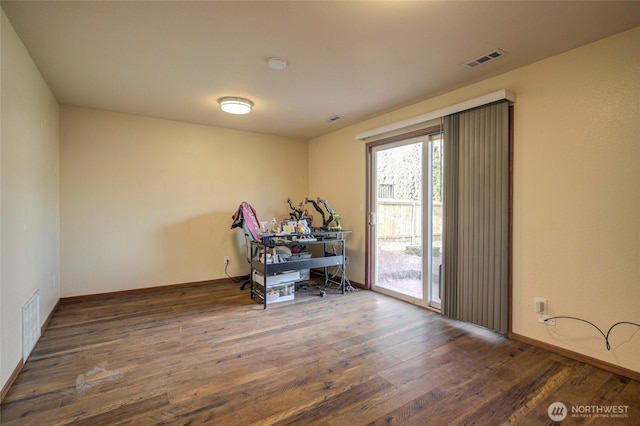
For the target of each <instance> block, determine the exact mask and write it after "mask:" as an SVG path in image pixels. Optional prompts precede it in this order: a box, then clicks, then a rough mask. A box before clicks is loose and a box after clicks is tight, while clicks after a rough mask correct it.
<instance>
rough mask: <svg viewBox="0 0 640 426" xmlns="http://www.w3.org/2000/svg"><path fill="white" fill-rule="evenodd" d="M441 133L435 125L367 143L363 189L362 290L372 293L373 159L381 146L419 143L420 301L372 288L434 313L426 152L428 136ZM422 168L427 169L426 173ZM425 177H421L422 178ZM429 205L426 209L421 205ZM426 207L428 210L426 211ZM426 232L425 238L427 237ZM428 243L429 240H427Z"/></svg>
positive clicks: (374, 245)
mask: <svg viewBox="0 0 640 426" xmlns="http://www.w3.org/2000/svg"><path fill="white" fill-rule="evenodd" d="M441 132H442V126H441V125H436V126H431V127H428V128H425V129H421V130H418V131H414V132H410V133H405V134H402V135H398V136H393V137H389V138H384V139H381V140H378V141H375V142H370V143H368V144H367V146H366V173H367V179H366V185H367V191H366V193H367V200H366V206H367V209H366V215H367V217H366V232H365V244H366V248H367V250H366V257H365V286H366V288H368V289H371V290H374V281H375V266H376V264H375V259H374V257H375V255H376V244H377V241H376V232H375V225H374V223H375V220H376V218H375V212H376V208H377V205H376V203H377V192H376V191H377V185H376V184H375V181H374V178H375V172H376V170H375V161H374V155H375V153H376V152H377V151H378V150H379V149H380V147H381V146H386V147H388V148H392V147H394V146H402V145H407V144H410V143H414V142H418V141H420V140H421V141H422V142H423V185H422V199H423V214H422V229H423V238H422V246H423V250H422V253H423V255H422V295H423V297H422V299H418V298H415V297H411V296H406V295H403V294H401V293H397V292H393V291H389V290H386V289H384V288H381V287H379V286H375V291H378V292H380V293H382V294H387V295H389V296H392V297H395V298H398V299H401V300H405V301H407V302H409V303H412V304H415V305H418V306H422V307H425V308H429V309H433V310H436V311H439V306H432V304H431V302H430V301H431V289H430V288H429V287H430V286H429V282H430V280H429V279H427V277H428V276H431V275H430V274H432V271H431V260H430V259H431V247H430V244H427V239H426V238H424V236H425V235H429V236H430V235H431V232H432V225H431V202H430V201H429V200H430V198H427V197H431V192H432V190H431V173H430V169H431V168H430V166H429V164H430V160H431V154H430V149H429V135H433V134H437V133H441ZM424 165H427V166H428V167H427V170H426V171H425V170H424V169H425V168H424ZM425 173H426V174H427V176H424V174H425ZM425 200H427V201H429V202H428V203H427V205H426V206H425V204H424V201H425ZM427 206H428V207H427ZM427 232H428V234H426V233H427ZM428 240H430V238H429V239H428Z"/></svg>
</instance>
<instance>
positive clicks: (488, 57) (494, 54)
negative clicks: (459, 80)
mask: <svg viewBox="0 0 640 426" xmlns="http://www.w3.org/2000/svg"><path fill="white" fill-rule="evenodd" d="M504 55H506V53H505V52H504V51H503V50H500V49H494V50H492V51H491V52H488V53H485V54H484V55H482V56H478V57H477V58H475V59H472V60H470V61H468V62H465V63H464V64H462V65H464V66H465V67H467V68H475V67H477V66H478V65H482V64H486V63H487V62H490V61H493V60H494V59H498V58H500V57H502V56H504Z"/></svg>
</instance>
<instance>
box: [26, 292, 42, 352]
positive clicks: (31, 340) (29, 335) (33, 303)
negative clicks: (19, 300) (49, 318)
mask: <svg viewBox="0 0 640 426" xmlns="http://www.w3.org/2000/svg"><path fill="white" fill-rule="evenodd" d="M39 338H40V292H39V291H37V292H36V294H34V295H33V296H32V297H31V299H29V301H28V302H27V303H26V304H25V305H24V306H23V307H22V357H23V359H24V361H25V362H26V361H27V358H29V355H30V354H31V351H32V350H33V348H34V347H35V346H36V343H37V342H38V339H39Z"/></svg>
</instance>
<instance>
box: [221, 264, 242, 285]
mask: <svg viewBox="0 0 640 426" xmlns="http://www.w3.org/2000/svg"><path fill="white" fill-rule="evenodd" d="M227 266H229V262H225V264H224V274H225V275H226V276H227V278H229V279H230V280H231V281H232V282H233V283H234V284H238V283H239V282H240V281H241V280H238V281H236V280H234V279H233V277H232V276H231V275H229V274H228V273H227Z"/></svg>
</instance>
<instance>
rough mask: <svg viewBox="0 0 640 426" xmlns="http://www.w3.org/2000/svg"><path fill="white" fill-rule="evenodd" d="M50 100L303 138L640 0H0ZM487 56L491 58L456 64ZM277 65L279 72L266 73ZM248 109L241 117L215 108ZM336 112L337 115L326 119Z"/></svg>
mask: <svg viewBox="0 0 640 426" xmlns="http://www.w3.org/2000/svg"><path fill="white" fill-rule="evenodd" d="M2 8H3V9H4V11H5V13H6V14H7V16H8V18H9V20H10V21H11V23H12V24H13V26H14V28H15V29H16V32H17V33H18V35H19V36H20V38H21V39H22V41H23V43H24V44H25V46H26V47H27V49H28V50H29V52H30V54H31V56H32V58H33V60H34V62H35V63H36V65H37V66H38V68H39V69H40V71H41V73H42V74H43V76H44V78H45V80H46V81H47V83H48V84H49V87H50V88H51V90H52V91H53V93H54V95H55V96H56V98H57V99H58V101H59V102H60V103H61V104H64V105H75V106H82V107H90V108H99V109H104V110H110V111H118V112H124V113H131V114H139V115H144V116H150V117H159V118H165V119H170V120H179V121H185V122H191V123H199V124H205V125H211V126H219V127H227V128H233V129H240V130H247V131H253V132H261V133H269V134H276V135H283V136H292V137H298V138H304V139H309V138H312V137H315V136H319V135H322V134H325V133H328V132H331V131H333V130H336V129H338V128H341V127H344V126H347V125H349V124H353V123H356V122H358V121H362V120H363V119H366V118H369V117H372V116H375V115H378V114H381V113H384V112H387V111H390V110H394V109H397V108H399V107H402V106H405V105H409V104H411V103H415V102H417V101H420V100H423V99H427V98H430V97H432V96H435V95H438V94H441V93H444V92H447V91H450V90H453V89H456V88H459V87H462V86H465V85H468V84H471V83H474V82H476V81H480V80H484V79H486V78H488V77H491V76H494V75H497V74H501V73H504V72H506V71H509V70H512V69H515V68H519V67H522V66H524V65H527V64H530V63H532V62H536V61H539V60H541V59H543V58H547V57H550V56H553V55H556V54H559V53H561V52H564V51H567V50H570V49H573V48H575V47H578V46H581V45H584V44H586V43H590V42H593V41H595V40H599V39H602V38H604V37H607V36H610V35H613V34H616V33H619V32H622V31H625V30H628V29H631V28H634V27H637V26H640V1H627V2H612V1H604V2H602V1H587V2H577V1H573V2H572V1H567V2H560V1H552V2H545V1H534V2H522V1H511V2H504V1H489V2H485V1H471V2H466V1H318V2H312V1H289V2H276V1H257V2H245V1H225V2H218V1H198V2H192V1H167V2H156V1H106V2H104V1H42V2H40V1H4V0H3V1H2ZM495 48H500V49H502V50H504V51H505V52H507V55H505V56H504V57H502V58H500V59H497V60H494V61H492V62H489V63H487V64H484V65H482V66H479V67H476V68H474V69H468V68H465V67H463V66H462V65H461V64H462V63H464V62H466V61H468V60H470V59H473V58H475V57H477V56H480V55H482V54H484V53H486V52H488V51H490V50H493V49H495ZM272 56H279V57H284V58H286V59H287V60H288V61H289V66H288V67H287V68H286V69H285V70H282V71H276V70H272V69H270V68H269V67H268V66H267V59H268V58H269V57H272ZM221 96H241V97H246V98H249V99H251V100H253V101H254V103H255V107H254V110H253V112H252V113H251V114H249V115H246V116H233V115H229V114H226V113H223V112H222V111H220V110H219V108H218V105H217V103H216V99H217V98H219V97H221ZM333 115H338V116H340V117H342V119H341V120H338V121H335V122H332V123H329V122H327V121H326V120H327V119H328V118H329V117H331V116H333Z"/></svg>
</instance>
